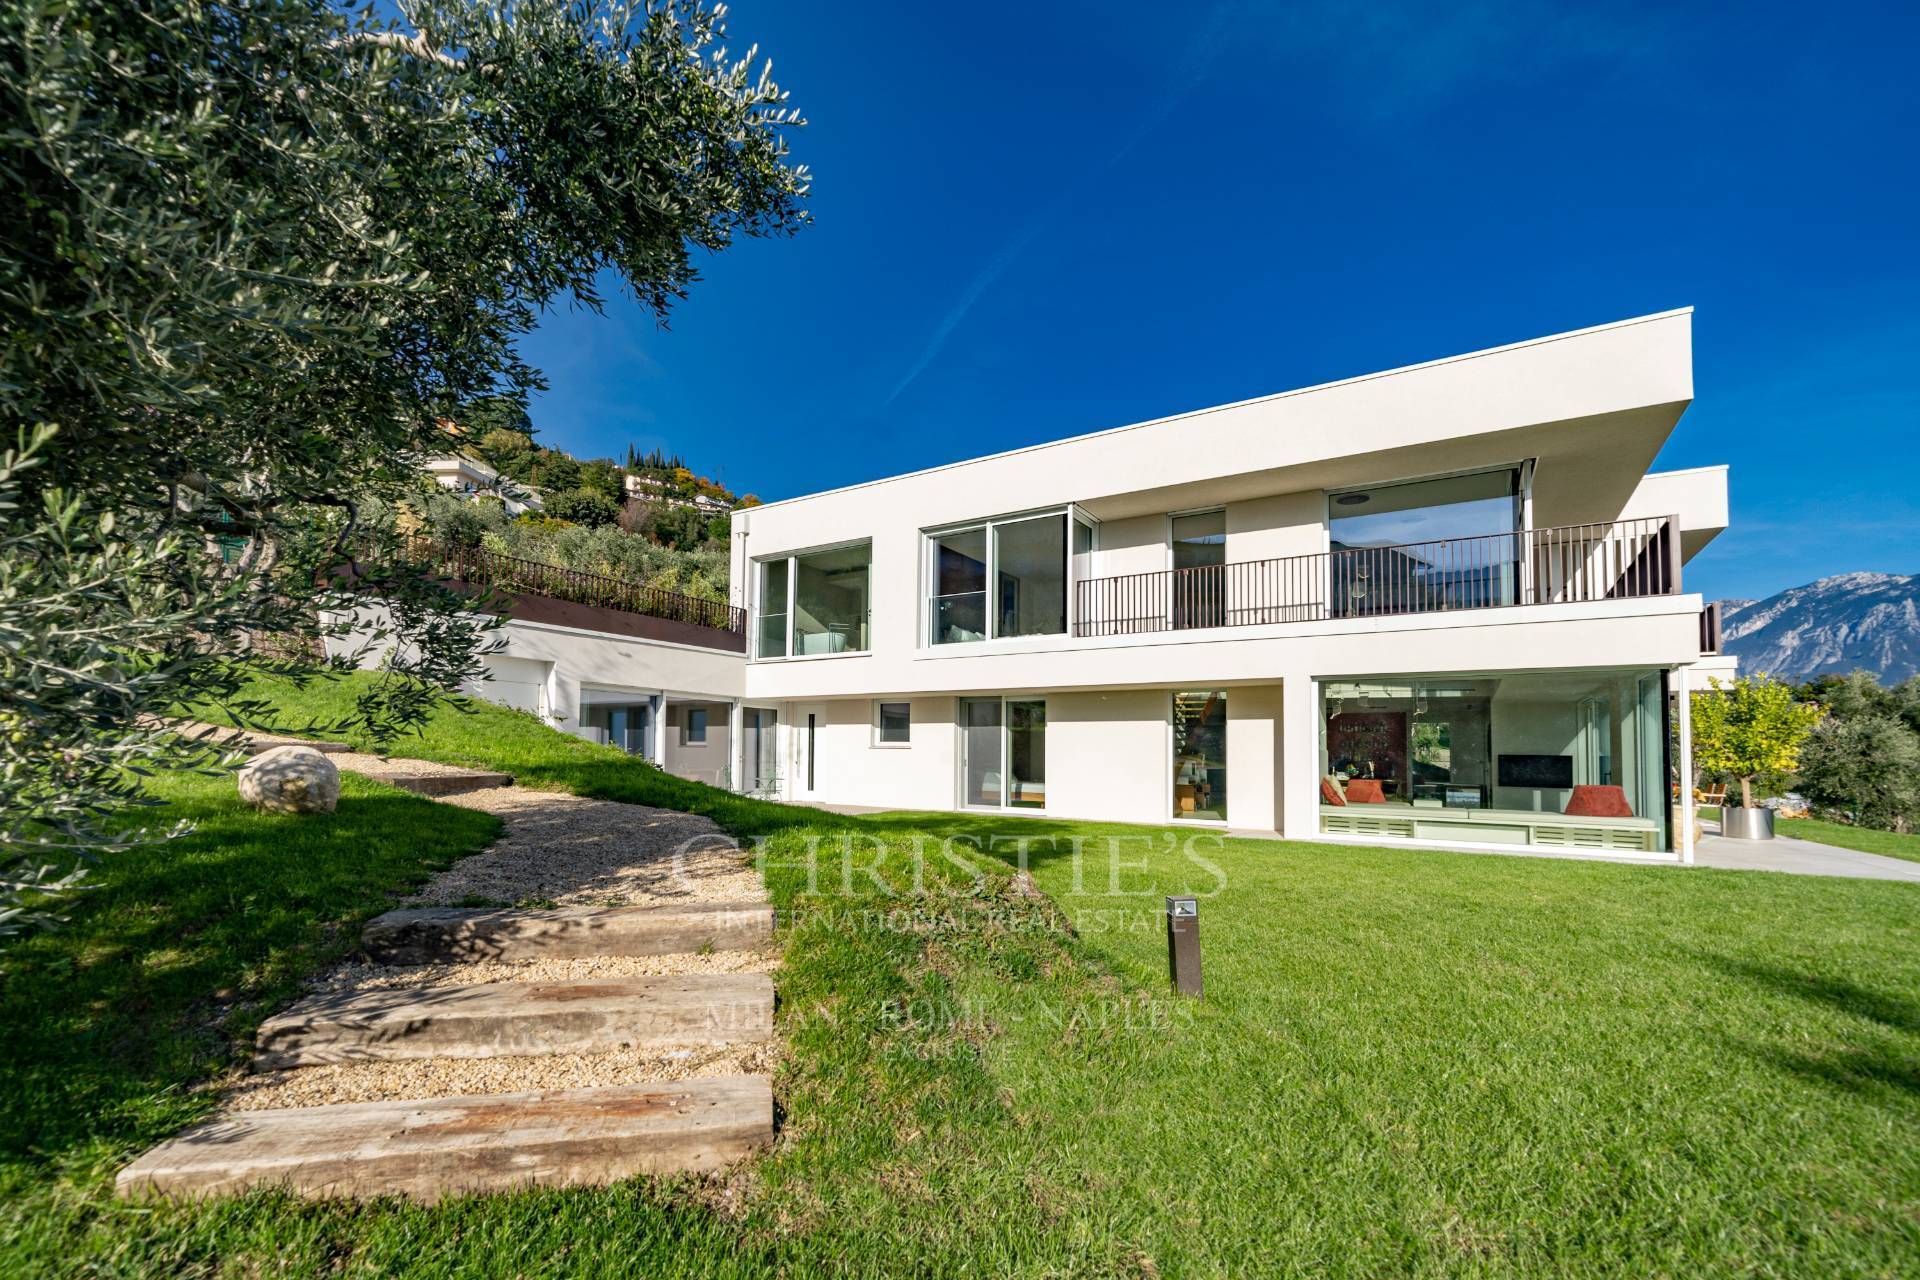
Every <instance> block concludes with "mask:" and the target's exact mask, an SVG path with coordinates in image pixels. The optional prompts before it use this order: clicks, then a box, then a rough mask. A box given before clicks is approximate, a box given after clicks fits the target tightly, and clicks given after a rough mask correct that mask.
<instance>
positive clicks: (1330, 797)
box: [1320, 778, 1347, 805]
mask: <svg viewBox="0 0 1920 1280" xmlns="http://www.w3.org/2000/svg"><path fill="white" fill-rule="evenodd" d="M1320 798H1321V799H1322V800H1325V801H1326V802H1327V803H1328V804H1340V805H1343V804H1345V803H1346V802H1347V798H1346V797H1345V796H1343V795H1341V794H1340V788H1339V787H1338V786H1336V785H1335V784H1334V781H1333V779H1332V778H1322V779H1320Z"/></svg>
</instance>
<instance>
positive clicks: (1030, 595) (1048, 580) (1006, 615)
mask: <svg viewBox="0 0 1920 1280" xmlns="http://www.w3.org/2000/svg"><path fill="white" fill-rule="evenodd" d="M1084 528H1085V526H1080V525H1076V526H1075V529H1076V533H1075V535H1074V536H1075V543H1074V546H1075V550H1076V554H1090V552H1091V546H1092V534H1091V531H1090V530H1089V531H1087V532H1086V533H1085V534H1081V533H1080V532H1078V531H1079V530H1081V529H1084ZM1067 538H1068V520H1067V513H1066V512H1064V511H1056V512H1053V513H1051V514H1049V515H1043V516H1028V517H1023V518H1020V519H1014V520H995V521H985V522H982V523H980V524H977V525H970V526H968V527H966V528H962V529H948V530H944V531H942V532H939V533H932V534H929V535H927V553H928V558H929V564H928V572H927V584H928V597H927V639H928V642H929V643H931V644H966V643H969V642H972V641H976V640H997V639H1006V638H1009V637H1013V636H1049V635H1060V634H1062V633H1064V632H1065V631H1066V629H1067V583H1068V573H1067V547H1068V541H1067Z"/></svg>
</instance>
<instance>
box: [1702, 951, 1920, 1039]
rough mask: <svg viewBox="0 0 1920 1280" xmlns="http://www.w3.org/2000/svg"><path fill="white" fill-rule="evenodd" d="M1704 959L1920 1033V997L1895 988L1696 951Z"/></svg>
mask: <svg viewBox="0 0 1920 1280" xmlns="http://www.w3.org/2000/svg"><path fill="white" fill-rule="evenodd" d="M1694 954H1695V955H1696V957H1697V958H1698V959H1700V960H1701V961H1702V962H1704V963H1705V964H1707V965H1708V966H1710V967H1711V968H1714V969H1716V970H1718V971H1719V972H1721V973H1723V974H1726V975H1727V976H1728V977H1732V978H1739V979H1742V980H1744V981H1747V982H1750V983H1752V984H1754V985H1756V986H1760V987H1764V988H1766V989H1767V990H1768V991H1771V992H1774V993H1776V994H1779V995H1786V996H1792V997H1794V998H1795V999H1798V1000H1802V1001H1805V1002H1806V1003H1808V1004H1812V1005H1817V1006H1820V1007H1822V1008H1826V1009H1834V1010H1838V1011H1839V1012H1841V1013H1845V1014H1849V1015H1851V1016H1853V1017H1856V1018H1861V1019H1864V1020H1866V1021H1868V1022H1876V1023H1879V1024H1880V1025H1881V1026H1883V1027H1888V1028H1890V1029H1892V1030H1895V1031H1904V1032H1908V1033H1911V1034H1916V1035H1920V1000H1916V999H1915V998H1914V997H1912V996H1909V995H1903V994H1900V993H1897V992H1891V991H1879V990H1875V989H1873V988H1872V987H1866V986H1862V985H1861V984H1859V983H1857V982H1854V981H1851V980H1849V979H1846V978H1839V977H1833V976H1830V975H1827V974H1818V973H1809V972H1807V971H1805V970H1803V969H1789V968H1786V967H1784V966H1781V965H1776V964H1763V963H1760V962H1759V961H1755V960H1747V959H1736V958H1734V957H1732V956H1722V955H1714V954H1711V953H1707V952H1696V953H1694Z"/></svg>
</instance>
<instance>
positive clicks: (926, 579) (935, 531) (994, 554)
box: [917, 502, 1100, 652]
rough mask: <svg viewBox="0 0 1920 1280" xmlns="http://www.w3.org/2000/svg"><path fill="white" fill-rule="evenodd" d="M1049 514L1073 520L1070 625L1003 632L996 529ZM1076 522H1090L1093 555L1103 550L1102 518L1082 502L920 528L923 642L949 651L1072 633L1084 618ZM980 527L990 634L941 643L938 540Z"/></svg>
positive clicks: (1068, 565) (1067, 573)
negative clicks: (1077, 600) (1077, 604)
mask: <svg viewBox="0 0 1920 1280" xmlns="http://www.w3.org/2000/svg"><path fill="white" fill-rule="evenodd" d="M1044 516H1065V517H1066V522H1067V525H1066V534H1067V536H1066V542H1065V545H1064V547H1063V550H1064V552H1065V555H1064V556H1063V557H1062V559H1063V560H1064V561H1065V563H1064V564H1063V565H1062V572H1063V574H1064V577H1063V579H1062V581H1063V582H1064V584H1065V586H1066V595H1067V608H1066V627H1065V629H1064V630H1061V631H1048V632H1043V633H1041V634H1040V635H1032V636H1002V635H995V634H994V632H995V631H997V630H998V629H999V626H1000V602H999V599H998V592H997V591H996V589H995V588H996V587H997V586H998V584H999V580H1000V539H999V538H997V537H996V536H995V535H994V529H995V528H996V527H997V526H999V525H1003V524H1019V523H1020V522H1021V521H1023V520H1038V519H1040V518H1042V517H1044ZM1076 522H1077V523H1079V524H1083V525H1086V526H1087V528H1088V530H1089V531H1090V532H1091V534H1092V543H1091V550H1090V551H1089V552H1088V554H1089V555H1096V554H1098V553H1099V550H1100V522H1099V521H1098V520H1095V519H1094V518H1093V517H1092V516H1089V515H1087V514H1086V513H1085V512H1083V511H1081V510H1080V508H1079V507H1077V506H1076V505H1074V504H1073V503H1071V502H1069V503H1064V504H1062V505H1060V506H1057V507H1036V508H1034V509H1033V510H1031V511H1016V512H1012V513H1010V514H1007V515H998V516H985V517H982V518H981V519H978V520H960V521H956V522H955V523H953V524H943V525H937V526H934V527H932V528H927V529H922V530H921V531H920V589H919V591H918V593H917V595H918V598H919V604H918V608H919V612H920V623H919V630H918V633H919V636H920V647H921V648H922V649H928V650H932V651H934V652H945V651H949V650H951V651H955V652H965V651H966V650H967V649H968V647H969V646H972V645H1006V644H1031V643H1032V642H1034V641H1036V640H1041V641H1044V640H1052V639H1055V638H1060V637H1066V636H1071V635H1072V634H1073V629H1074V626H1075V624H1076V622H1077V621H1078V617H1077V612H1076V610H1075V608H1074V596H1075V595H1076V594H1077V592H1076V587H1077V585H1078V583H1079V577H1078V576H1077V575H1076V574H1075V572H1074V566H1073V526H1074V524H1075V523H1076ZM974 529H980V530H983V531H985V533H986V535H987V582H986V591H985V594H986V597H987V599H986V608H985V613H986V618H985V621H986V624H987V634H986V635H985V636H984V637H982V638H981V639H979V640H955V641H953V642H951V643H948V644H935V643H934V640H933V616H932V614H933V609H932V604H933V589H934V587H935V586H937V585H938V584H939V581H940V558H939V555H940V553H939V548H938V546H937V545H936V539H939V538H944V537H947V536H948V535H950V534H955V533H968V532H971V531H972V530H974Z"/></svg>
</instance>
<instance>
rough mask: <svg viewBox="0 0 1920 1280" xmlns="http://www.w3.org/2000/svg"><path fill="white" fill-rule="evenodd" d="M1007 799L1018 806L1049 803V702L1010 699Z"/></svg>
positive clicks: (1008, 707) (1026, 807)
mask: <svg viewBox="0 0 1920 1280" xmlns="http://www.w3.org/2000/svg"><path fill="white" fill-rule="evenodd" d="M1007 803H1008V804H1009V805H1011V806H1012V807H1013V808H1016V809H1044V808H1046V805H1047V704H1046V703H1044V702H1041V701H1037V700H1035V701H1019V702H1015V701H1009V702H1008V703H1007Z"/></svg>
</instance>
